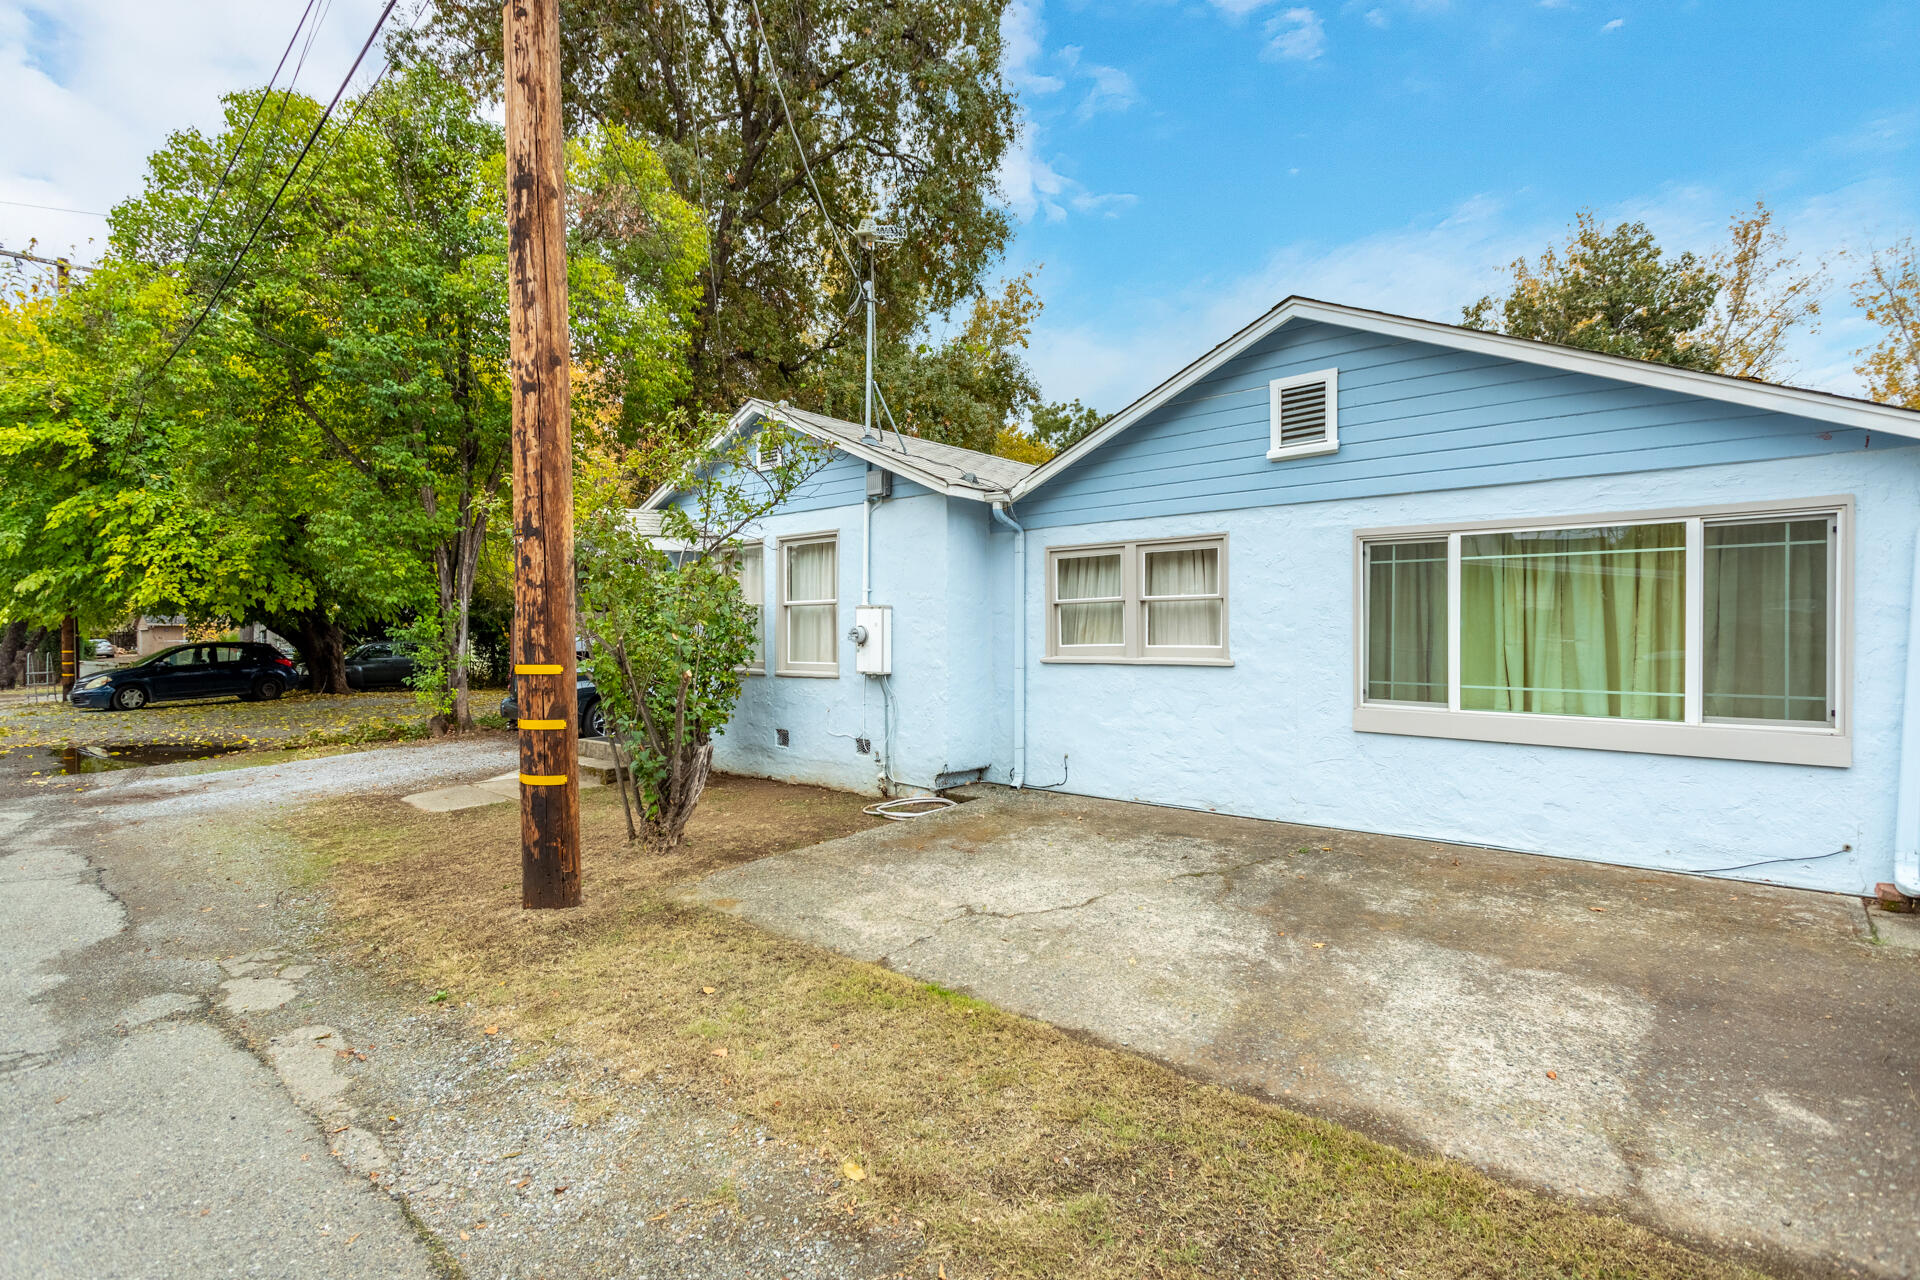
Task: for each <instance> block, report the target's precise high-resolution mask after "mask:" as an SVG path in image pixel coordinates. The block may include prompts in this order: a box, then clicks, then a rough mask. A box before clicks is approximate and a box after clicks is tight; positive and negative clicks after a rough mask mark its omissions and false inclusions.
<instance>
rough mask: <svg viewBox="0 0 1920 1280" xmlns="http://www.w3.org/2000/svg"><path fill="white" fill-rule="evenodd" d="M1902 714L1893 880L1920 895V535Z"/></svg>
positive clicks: (1909, 607) (1915, 552)
mask: <svg viewBox="0 0 1920 1280" xmlns="http://www.w3.org/2000/svg"><path fill="white" fill-rule="evenodd" d="M1901 707H1902V710H1901V715H1900V785H1899V800H1898V802H1897V804H1896V806H1895V809H1894V818H1893V883H1894V887H1895V888H1897V889H1899V890H1900V892H1902V893H1904V894H1906V895H1907V896H1908V897H1910V898H1920V536H1916V537H1915V539H1914V547H1913V590H1912V592H1911V593H1910V594H1909V595H1908V596H1907V688H1906V695H1905V697H1904V699H1903V700H1902V703H1901Z"/></svg>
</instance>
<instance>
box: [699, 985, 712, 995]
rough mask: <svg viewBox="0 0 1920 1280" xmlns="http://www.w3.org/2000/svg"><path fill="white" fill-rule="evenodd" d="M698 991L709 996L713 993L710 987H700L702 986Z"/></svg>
mask: <svg viewBox="0 0 1920 1280" xmlns="http://www.w3.org/2000/svg"><path fill="white" fill-rule="evenodd" d="M700 993H701V994H702V995H709V996H710V995H712V994H713V988H712V987H702V988H700Z"/></svg>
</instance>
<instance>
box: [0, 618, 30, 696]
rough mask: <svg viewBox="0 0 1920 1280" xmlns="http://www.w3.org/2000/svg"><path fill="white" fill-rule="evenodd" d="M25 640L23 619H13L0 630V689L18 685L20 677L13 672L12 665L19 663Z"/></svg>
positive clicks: (25, 633)
mask: <svg viewBox="0 0 1920 1280" xmlns="http://www.w3.org/2000/svg"><path fill="white" fill-rule="evenodd" d="M26 639H27V624H26V621H25V620H24V619H15V620H14V621H12V622H9V623H8V624H7V625H6V626H5V627H4V628H0V689H11V688H13V686H14V685H16V684H18V683H19V681H20V676H19V673H18V672H16V671H15V670H14V664H15V663H16V662H18V661H19V658H20V654H21V653H22V652H23V647H24V645H25V644H26Z"/></svg>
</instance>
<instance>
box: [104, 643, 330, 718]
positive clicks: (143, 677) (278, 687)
mask: <svg viewBox="0 0 1920 1280" xmlns="http://www.w3.org/2000/svg"><path fill="white" fill-rule="evenodd" d="M298 679H299V677H298V675H297V673H296V671H295V669H294V665H293V660H292V659H290V658H288V657H287V656H286V655H285V654H282V653H281V652H280V651H279V650H278V649H275V648H273V647H272V646H271V645H264V644H235V643H229V642H226V641H216V642H214V643H212V644H182V645H175V646H174V647H173V648H171V649H162V650H161V651H160V652H159V653H156V654H154V655H153V656H152V657H151V658H147V659H144V660H142V661H140V662H136V663H133V664H131V665H129V666H124V667H116V668H115V669H114V670H112V671H101V672H97V673H95V674H93V675H90V676H83V677H81V679H80V680H79V681H78V682H76V683H75V684H74V686H73V693H72V694H71V695H69V698H70V700H71V701H72V703H73V705H74V706H76V707H79V708H81V709H82V710H84V711H107V710H113V711H138V710H139V709H140V708H141V707H144V706H146V705H147V704H148V703H150V702H180V701H186V700H190V699H200V698H240V699H243V700H246V701H249V702H251V701H255V700H270V699H273V698H277V697H279V696H280V695H281V694H283V693H285V692H286V691H287V690H288V689H290V688H292V687H293V686H294V685H295V684H296V683H297V682H298Z"/></svg>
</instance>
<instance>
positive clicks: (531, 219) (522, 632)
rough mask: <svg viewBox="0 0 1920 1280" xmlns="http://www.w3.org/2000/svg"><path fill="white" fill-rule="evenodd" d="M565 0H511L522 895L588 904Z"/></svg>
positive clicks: (526, 902) (539, 903)
mask: <svg viewBox="0 0 1920 1280" xmlns="http://www.w3.org/2000/svg"><path fill="white" fill-rule="evenodd" d="M559 5H560V0H506V4H505V6H504V22H505V32H506V38H505V42H504V48H505V52H506V59H505V60H506V68H507V104H506V105H507V260H508V269H509V274H510V277H511V279H510V284H509V290H510V297H509V299H508V303H509V308H510V311H511V324H510V333H511V340H512V368H511V374H512V378H513V543H514V557H513V559H514V578H513V654H514V659H513V673H514V683H515V685H516V686H517V688H518V689H519V696H520V905H521V906H523V907H529V908H534V907H576V906H579V905H580V747H579V740H578V737H577V734H578V729H579V726H578V723H577V721H578V719H579V704H578V701H577V699H576V695H575V692H574V656H573V640H574V624H573V599H574V579H573V430H572V426H573V424H572V416H571V415H572V408H571V396H570V394H569V390H570V389H569V385H568V378H569V377H570V375H571V373H572V360H571V346H570V343H569V340H568V336H567V221H566V217H567V192H566V154H565V151H564V150H563V142H562V137H561V129H560V11H559Z"/></svg>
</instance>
